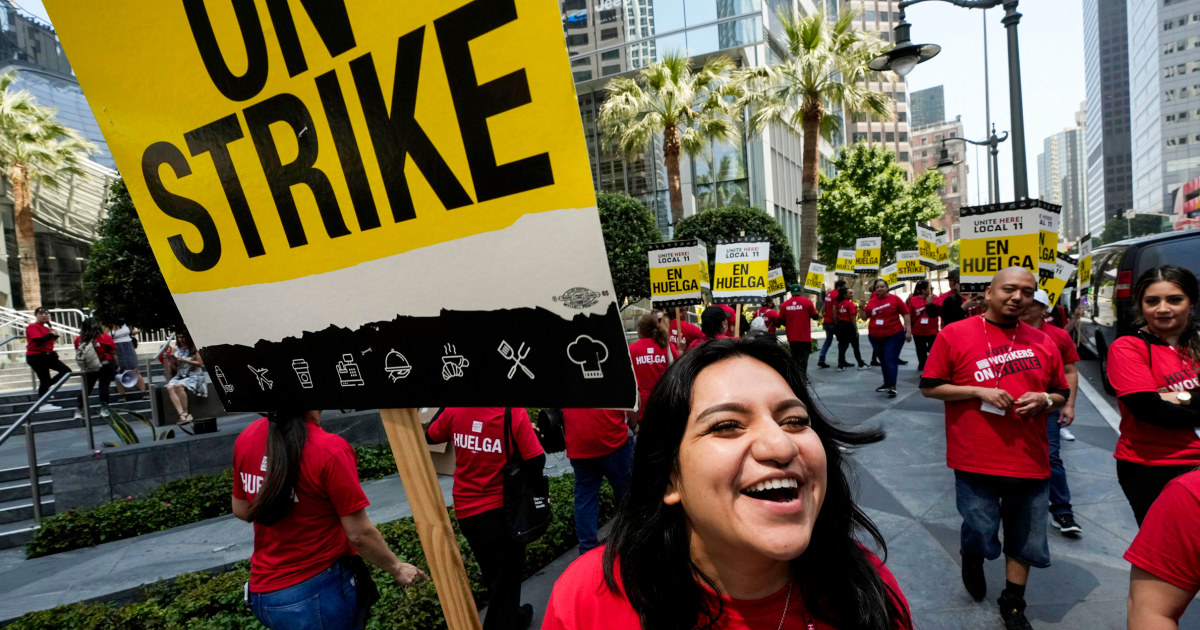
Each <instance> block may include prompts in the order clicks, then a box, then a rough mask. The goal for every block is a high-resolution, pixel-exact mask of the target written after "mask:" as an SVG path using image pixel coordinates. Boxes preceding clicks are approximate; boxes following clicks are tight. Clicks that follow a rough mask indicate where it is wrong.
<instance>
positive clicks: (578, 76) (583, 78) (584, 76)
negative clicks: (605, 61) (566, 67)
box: [572, 70, 592, 83]
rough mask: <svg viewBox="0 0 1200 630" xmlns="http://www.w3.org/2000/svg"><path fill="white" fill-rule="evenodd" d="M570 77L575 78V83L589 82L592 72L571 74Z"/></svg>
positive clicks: (584, 71)
mask: <svg viewBox="0 0 1200 630" xmlns="http://www.w3.org/2000/svg"><path fill="white" fill-rule="evenodd" d="M572 75H573V76H574V77H575V82H576V83H579V82H580V81H588V80H590V79H591V78H592V71H591V70H583V71H581V72H573V73H572Z"/></svg>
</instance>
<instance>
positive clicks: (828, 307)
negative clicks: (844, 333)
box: [821, 290, 838, 324]
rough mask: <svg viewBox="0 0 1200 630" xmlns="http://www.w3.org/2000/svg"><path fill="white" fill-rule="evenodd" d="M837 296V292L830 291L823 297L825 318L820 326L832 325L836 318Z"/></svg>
mask: <svg viewBox="0 0 1200 630" xmlns="http://www.w3.org/2000/svg"><path fill="white" fill-rule="evenodd" d="M837 296H838V292H837V290H833V291H830V292H829V294H828V295H826V296H825V309H824V311H825V316H824V318H823V319H822V320H821V323H822V324H832V323H833V322H834V321H835V318H836V317H837V315H836V311H835V308H836V306H837Z"/></svg>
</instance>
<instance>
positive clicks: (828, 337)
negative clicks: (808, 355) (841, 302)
mask: <svg viewBox="0 0 1200 630" xmlns="http://www.w3.org/2000/svg"><path fill="white" fill-rule="evenodd" d="M821 328H824V329H825V343H823V344H821V358H820V359H818V361H817V362H818V363H824V362H825V355H827V354H829V348H830V347H831V346H832V345H833V338H834V337H836V336H837V324H822V325H821Z"/></svg>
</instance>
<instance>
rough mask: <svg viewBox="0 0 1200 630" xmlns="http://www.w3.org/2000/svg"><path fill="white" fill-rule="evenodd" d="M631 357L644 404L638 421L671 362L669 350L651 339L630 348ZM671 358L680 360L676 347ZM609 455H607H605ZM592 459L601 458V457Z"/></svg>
mask: <svg viewBox="0 0 1200 630" xmlns="http://www.w3.org/2000/svg"><path fill="white" fill-rule="evenodd" d="M629 356H630V358H631V359H632V360H633V375H634V376H635V377H637V386H638V397H639V399H640V400H641V403H642V404H641V406H639V407H638V420H641V419H642V414H644V413H645V412H646V401H647V400H649V399H650V392H652V391H654V386H655V385H657V384H658V379H660V378H662V375H663V372H666V371H667V366H668V365H670V361H668V357H667V348H664V347H662V346H660V345H658V344H657V343H655V341H654V340H653V339H649V338H647V339H638V340H637V341H636V342H634V343H633V345H631V346H629ZM671 356H672V357H675V358H679V353H678V352H676V351H675V348H674V346H672V347H671ZM622 422H624V420H622ZM617 446H620V444H618V445H617ZM609 452H610V453H611V452H612V451H609ZM607 454H608V453H605V455H607ZM591 457H599V455H592V456H591Z"/></svg>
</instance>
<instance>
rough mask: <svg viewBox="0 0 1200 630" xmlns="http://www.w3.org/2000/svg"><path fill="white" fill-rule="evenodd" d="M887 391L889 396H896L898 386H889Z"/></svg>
mask: <svg viewBox="0 0 1200 630" xmlns="http://www.w3.org/2000/svg"><path fill="white" fill-rule="evenodd" d="M887 393H888V398H895V397H896V388H895V387H889V388H888V390H887Z"/></svg>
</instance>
